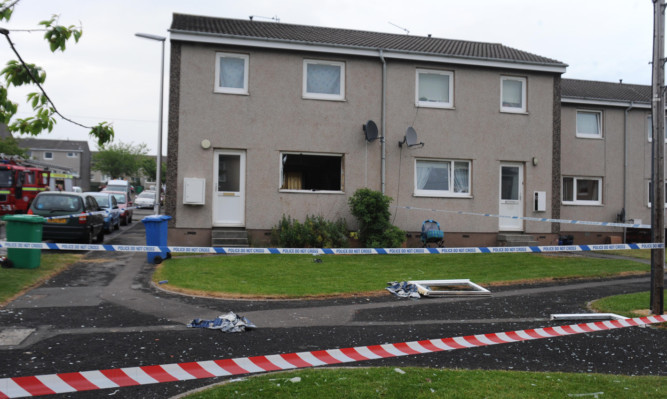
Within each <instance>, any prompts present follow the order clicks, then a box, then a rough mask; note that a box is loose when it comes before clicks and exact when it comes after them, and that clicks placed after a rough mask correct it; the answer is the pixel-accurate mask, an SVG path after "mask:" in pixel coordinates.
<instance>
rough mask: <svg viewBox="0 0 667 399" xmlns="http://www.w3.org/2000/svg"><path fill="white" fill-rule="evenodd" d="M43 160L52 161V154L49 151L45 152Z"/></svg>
mask: <svg viewBox="0 0 667 399" xmlns="http://www.w3.org/2000/svg"><path fill="white" fill-rule="evenodd" d="M44 159H53V153H52V152H50V151H47V152H45V153H44Z"/></svg>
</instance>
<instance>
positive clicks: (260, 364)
mask: <svg viewBox="0 0 667 399" xmlns="http://www.w3.org/2000/svg"><path fill="white" fill-rule="evenodd" d="M663 322H667V316H649V317H639V318H634V319H620V320H609V321H599V322H592V323H581V324H572V325H564V326H555V327H543V328H536V329H528V330H517V331H507V332H500V333H491V334H478V335H467V336H459V337H453V338H441V339H427V340H422V341H409V342H400V343H393V344H391V343H390V344H382V345H371V346H357V347H350V348H342V349H327V350H317V351H310V352H296V353H285V354H277V355H266V356H253V357H242V358H232V359H218V360H206V361H196V362H186V363H169V364H161V365H151V366H136V367H124V368H118V369H105V370H92V371H81V372H70V373H57V374H45V375H36V376H27V377H9V378H1V379H0V398H23V397H30V396H41V395H53V394H58V393H69V392H82V391H92V390H98V389H108V388H120V387H128V386H137V385H149V384H157V383H163V382H174V381H186V380H194V379H204V378H213V377H227V376H234V375H243V374H254V373H266V372H270V371H282V370H293V369H300V368H309V367H318V366H332V365H338V364H343V363H356V362H361V361H367V360H375V359H389V358H395V357H400V356H409V355H421V354H426V353H435V352H443V351H452V350H456V349H468V348H475V347H482V346H489V345H498V344H510V343H515V342H522V341H531V340H537V339H544V338H555V337H561V336H566V335H577V334H586V333H593V332H597V331H607V330H614V329H618V328H626V327H634V326H644V325H648V324H655V323H663Z"/></svg>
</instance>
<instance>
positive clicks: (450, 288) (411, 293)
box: [386, 279, 491, 298]
mask: <svg viewBox="0 0 667 399" xmlns="http://www.w3.org/2000/svg"><path fill="white" fill-rule="evenodd" d="M387 284H388V285H389V287H387V288H386V290H387V291H389V292H391V293H392V294H394V295H396V296H399V297H401V298H421V297H422V296H449V295H491V291H489V290H487V289H486V288H484V287H481V286H479V285H477V284H475V283H473V282H472V281H470V280H468V279H459V280H419V281H402V282H400V283H399V282H396V281H393V282H389V283H387Z"/></svg>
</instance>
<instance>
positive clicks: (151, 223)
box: [141, 215, 171, 265]
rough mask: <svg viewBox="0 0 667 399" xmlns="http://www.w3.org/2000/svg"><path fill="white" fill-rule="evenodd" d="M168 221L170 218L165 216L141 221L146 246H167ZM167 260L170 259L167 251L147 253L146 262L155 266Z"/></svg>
mask: <svg viewBox="0 0 667 399" xmlns="http://www.w3.org/2000/svg"><path fill="white" fill-rule="evenodd" d="M170 219H171V216H167V215H151V216H146V217H145V218H143V219H141V222H142V223H143V224H144V227H145V228H146V245H151V246H159V247H166V246H167V230H168V229H167V227H168V222H169V220H170ZM169 258H171V253H170V252H169V251H167V250H163V251H160V252H148V253H147V260H148V262H149V263H154V264H156V265H157V264H160V263H162V261H163V260H164V259H169Z"/></svg>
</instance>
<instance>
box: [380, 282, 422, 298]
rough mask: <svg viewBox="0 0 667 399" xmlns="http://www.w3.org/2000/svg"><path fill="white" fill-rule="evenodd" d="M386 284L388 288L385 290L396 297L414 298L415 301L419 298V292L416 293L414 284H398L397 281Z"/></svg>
mask: <svg viewBox="0 0 667 399" xmlns="http://www.w3.org/2000/svg"><path fill="white" fill-rule="evenodd" d="M387 284H388V285H389V287H387V288H386V290H387V291H389V292H391V293H392V294H394V295H396V296H398V297H401V298H416V299H419V298H421V296H420V295H419V292H417V286H416V285H414V284H408V283H407V282H405V281H402V282H400V283H399V282H398V281H392V282H390V283H387Z"/></svg>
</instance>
